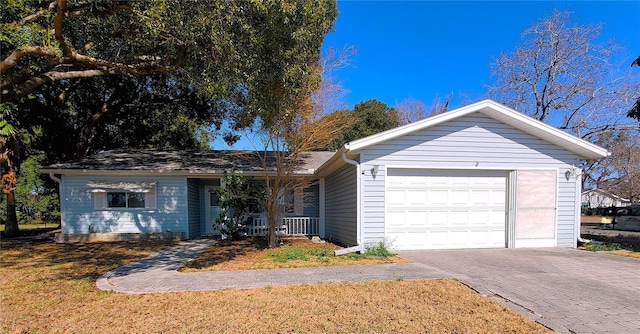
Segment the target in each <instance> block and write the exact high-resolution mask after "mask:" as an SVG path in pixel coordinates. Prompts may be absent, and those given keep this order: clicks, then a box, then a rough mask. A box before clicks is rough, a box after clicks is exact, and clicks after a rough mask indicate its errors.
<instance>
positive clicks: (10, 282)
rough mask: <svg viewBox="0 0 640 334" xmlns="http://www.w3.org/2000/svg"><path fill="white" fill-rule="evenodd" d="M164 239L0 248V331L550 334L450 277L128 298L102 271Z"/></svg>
mask: <svg viewBox="0 0 640 334" xmlns="http://www.w3.org/2000/svg"><path fill="white" fill-rule="evenodd" d="M165 246H166V244H162V243H99V244H86V245H58V244H53V243H50V242H44V241H39V242H32V241H29V240H27V239H19V240H3V241H2V243H1V244H0V260H1V261H0V284H1V285H2V289H0V314H2V316H1V317H0V326H1V327H0V328H1V329H0V333H105V332H109V333H114V332H134V333H166V332H170V333H176V332H178V333H319V332H325V333H417V332H420V333H425V332H433V333H443V332H448V333H536V332H538V333H550V331H548V330H546V329H545V328H544V327H542V326H540V325H538V324H536V323H534V322H532V321H530V320H528V319H526V318H524V317H522V316H520V315H518V314H517V313H515V312H513V311H511V310H509V309H507V308H506V307H504V306H502V305H501V304H498V303H496V302H493V301H491V300H489V299H487V298H485V297H482V296H480V295H478V294H477V293H475V292H473V291H472V290H470V289H469V288H467V287H465V286H464V285H462V284H460V283H458V282H457V281H455V280H397V281H370V282H359V283H326V284H307V285H294V286H272V287H266V288H260V289H248V290H237V289H232V290H221V291H213V292H183V293H166V294H146V295H127V294H119V293H113V292H105V291H99V290H97V289H96V287H95V279H96V278H97V277H99V276H100V275H101V274H102V273H104V272H106V271H108V270H110V269H113V268H115V267H118V266H121V265H123V264H125V263H127V262H130V261H132V260H135V259H137V258H140V257H144V256H147V255H149V254H151V253H153V252H156V251H158V250H160V249H162V248H163V247H165Z"/></svg>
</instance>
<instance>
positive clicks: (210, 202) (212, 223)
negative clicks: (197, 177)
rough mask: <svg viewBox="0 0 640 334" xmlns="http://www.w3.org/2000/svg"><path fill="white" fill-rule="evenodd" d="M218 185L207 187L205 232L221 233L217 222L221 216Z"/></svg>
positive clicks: (205, 190) (205, 193) (205, 194)
mask: <svg viewBox="0 0 640 334" xmlns="http://www.w3.org/2000/svg"><path fill="white" fill-rule="evenodd" d="M217 188H218V187H205V189H204V199H205V225H206V226H205V234H209V235H211V234H215V235H219V234H220V228H218V224H217V223H216V219H217V218H218V217H220V211H221V209H220V207H219V206H218V193H217V192H216V191H215V190H216V189H217Z"/></svg>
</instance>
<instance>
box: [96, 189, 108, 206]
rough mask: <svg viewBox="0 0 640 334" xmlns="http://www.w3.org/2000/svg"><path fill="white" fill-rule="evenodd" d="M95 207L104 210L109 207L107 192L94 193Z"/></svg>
mask: <svg viewBox="0 0 640 334" xmlns="http://www.w3.org/2000/svg"><path fill="white" fill-rule="evenodd" d="M93 208H94V209H96V210H102V209H106V208H107V193H104V192H96V193H93Z"/></svg>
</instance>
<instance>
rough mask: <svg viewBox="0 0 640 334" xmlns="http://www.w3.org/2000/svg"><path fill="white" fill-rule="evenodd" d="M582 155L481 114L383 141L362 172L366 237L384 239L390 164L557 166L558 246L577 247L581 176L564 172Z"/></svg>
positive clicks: (369, 152)
mask: <svg viewBox="0 0 640 334" xmlns="http://www.w3.org/2000/svg"><path fill="white" fill-rule="evenodd" d="M579 159H580V157H579V156H578V155H576V154H574V153H572V152H570V151H567V150H565V149H563V148H561V147H558V146H555V145H553V144H551V143H549V142H546V141H544V140H542V139H540V138H538V137H535V136H532V135H529V134H527V133H525V132H523V131H520V130H517V129H515V128H513V127H511V126H509V125H506V124H504V123H501V122H499V121H497V120H494V119H492V118H490V117H488V116H485V115H483V114H480V113H473V114H469V115H467V116H465V117H461V118H458V119H454V120H452V121H449V122H446V123H444V124H440V125H436V126H433V127H431V128H428V129H426V130H422V131H416V132H413V133H411V134H408V135H405V136H402V137H399V138H396V139H392V140H388V141H386V142H383V143H380V144H378V145H375V146H373V147H370V148H368V149H365V150H363V151H362V152H361V154H360V161H361V163H362V165H361V166H362V167H361V168H362V170H364V171H365V174H364V175H362V176H358V177H362V196H363V199H362V202H363V207H362V211H361V215H362V224H363V230H362V233H363V235H362V237H363V242H364V243H365V244H366V243H368V242H374V241H378V240H382V239H384V231H385V228H384V222H385V175H386V169H387V168H388V167H389V166H393V167H402V166H405V167H421V168H436V169H438V168H439V169H451V168H462V169H470V170H473V169H494V170H496V169H498V170H505V171H510V170H517V169H532V168H539V169H550V168H551V169H555V168H557V169H558V206H557V226H556V229H557V246H561V247H575V244H576V239H577V235H576V233H575V226H576V225H575V224H576V221H577V219H578V217H576V210H575V208H576V205H579V202H578V201H579V198H578V197H577V196H576V189H577V187H578V186H579V184H578V182H579V180H576V179H575V178H573V179H570V180H567V179H566V178H565V176H564V175H565V172H566V171H567V170H568V169H569V168H571V167H572V165H573V164H576V163H577V162H578V161H579ZM374 164H378V166H379V167H378V168H379V171H378V173H377V175H376V176H375V178H374V177H373V175H371V173H370V169H371V168H372V167H373V165H374ZM327 208H330V206H329V205H328V204H327ZM330 210H331V209H328V211H330ZM516 224H517V222H516Z"/></svg>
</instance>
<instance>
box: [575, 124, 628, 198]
mask: <svg viewBox="0 0 640 334" xmlns="http://www.w3.org/2000/svg"><path fill="white" fill-rule="evenodd" d="M607 142H608V143H609V145H607V149H608V150H610V151H611V156H609V157H607V158H605V159H602V160H600V161H599V162H598V163H590V164H588V166H587V169H586V170H585V171H586V173H585V177H587V178H588V180H586V181H587V182H588V183H590V184H594V185H596V187H597V188H600V189H603V190H606V191H608V192H610V193H612V194H616V195H618V196H621V197H625V198H628V199H629V200H631V201H632V202H633V203H638V202H640V145H639V144H640V137H639V136H638V133H637V132H635V133H632V134H631V135H630V136H628V135H626V134H624V135H622V136H617V137H612V138H609V139H608V140H607Z"/></svg>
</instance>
